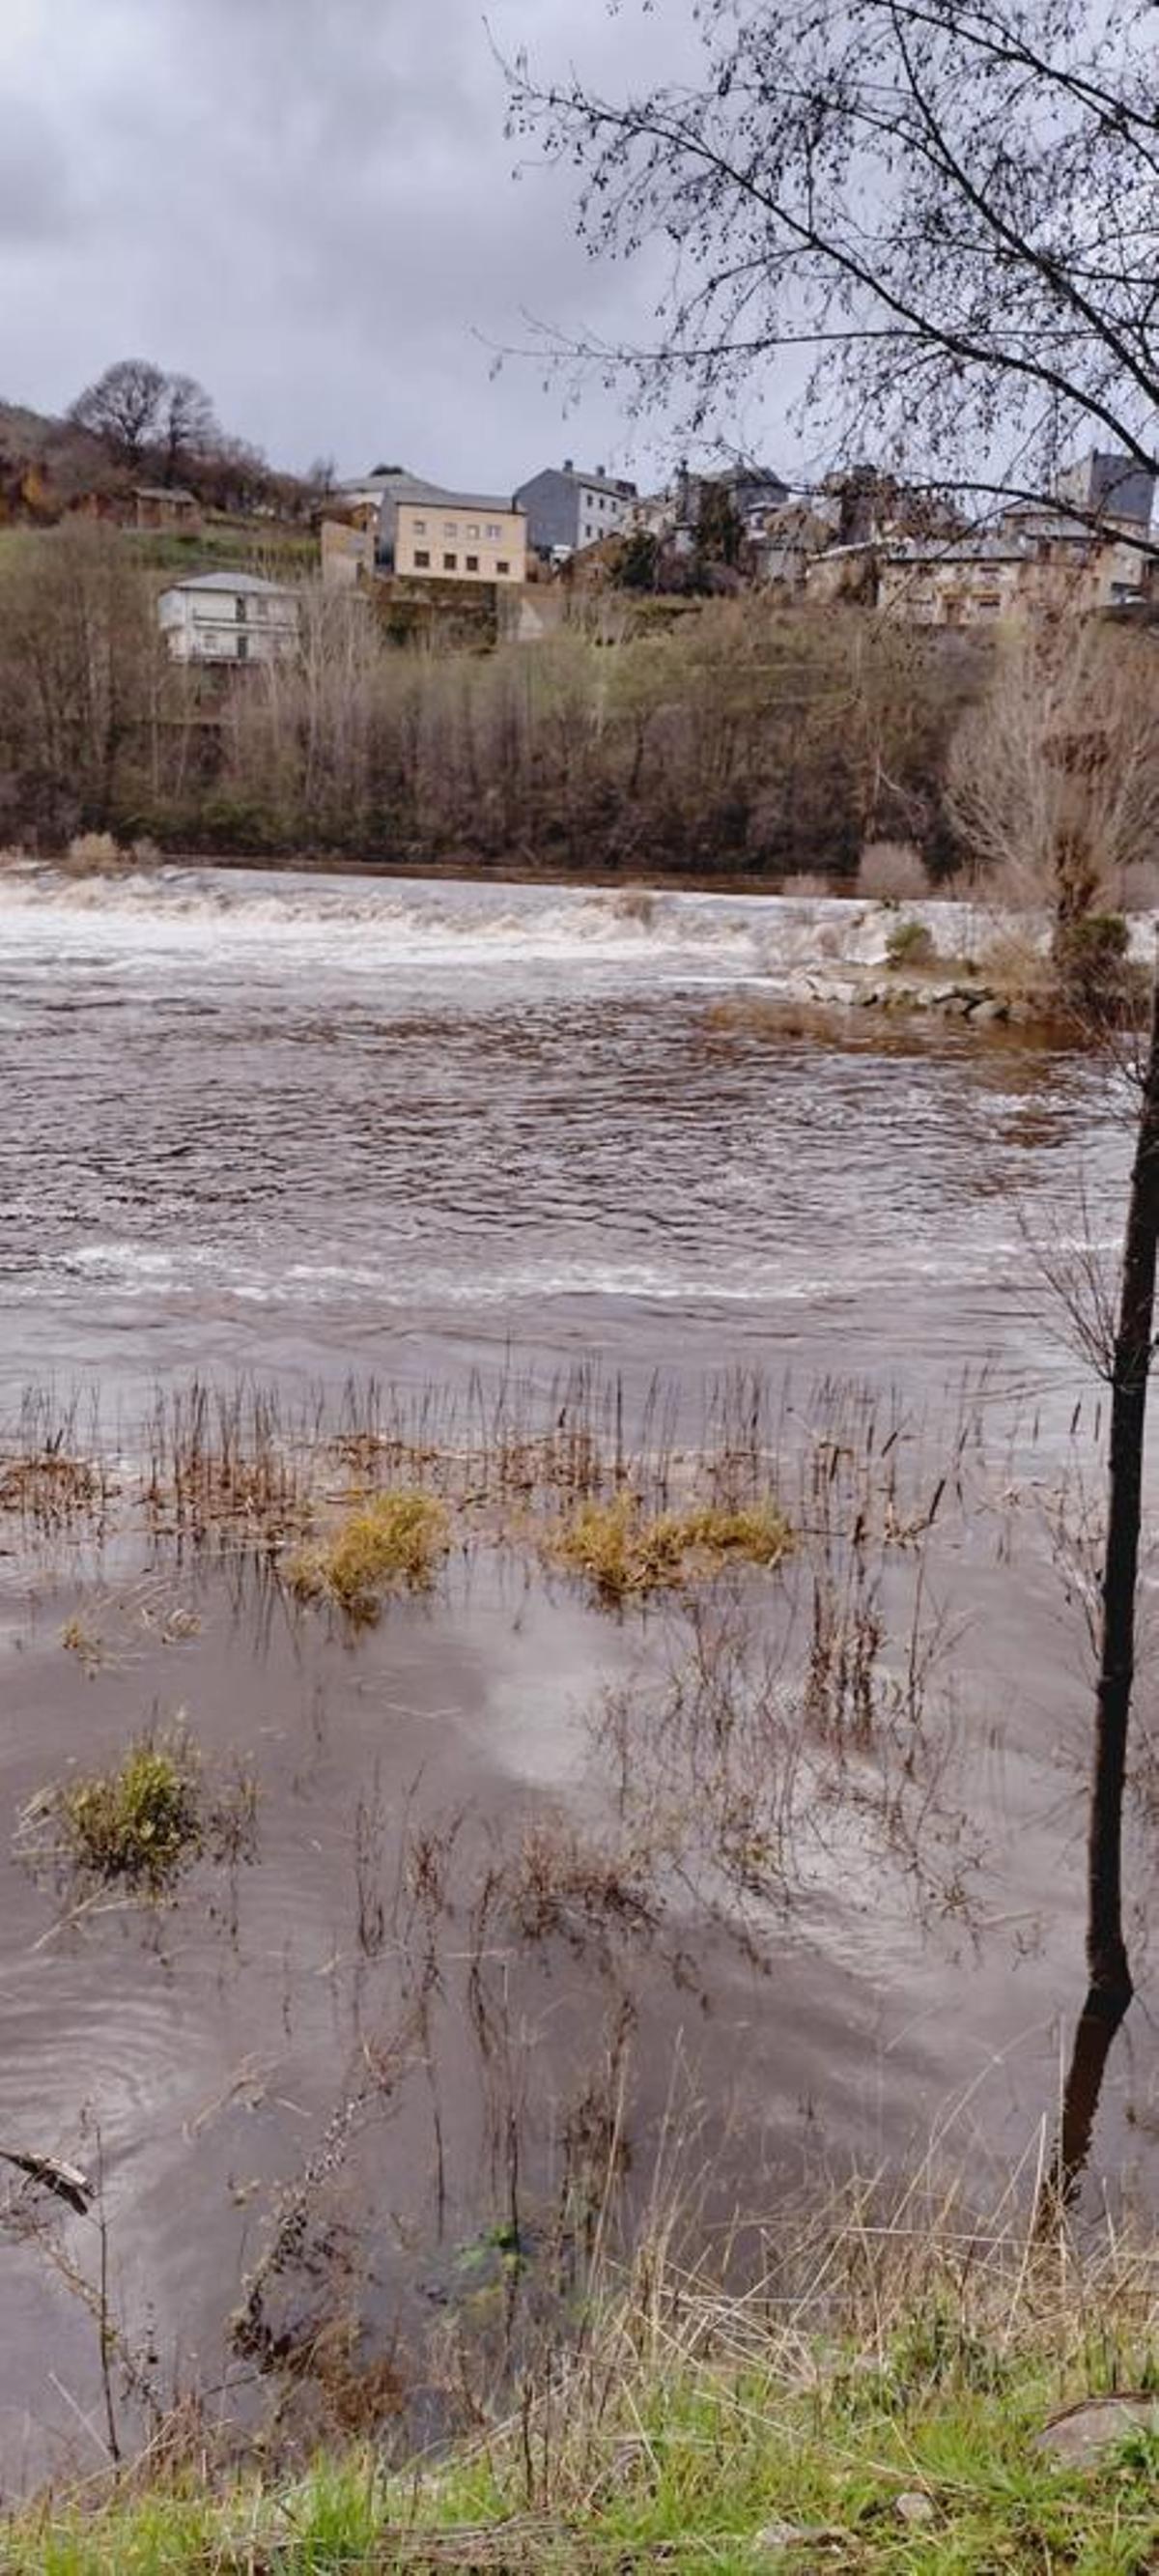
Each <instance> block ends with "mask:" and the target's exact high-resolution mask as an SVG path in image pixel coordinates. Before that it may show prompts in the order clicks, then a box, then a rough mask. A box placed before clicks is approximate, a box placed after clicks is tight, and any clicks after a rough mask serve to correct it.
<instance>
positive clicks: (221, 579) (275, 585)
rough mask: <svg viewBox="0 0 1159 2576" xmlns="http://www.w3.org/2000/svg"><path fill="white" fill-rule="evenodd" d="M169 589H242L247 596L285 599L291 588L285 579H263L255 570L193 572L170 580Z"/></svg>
mask: <svg viewBox="0 0 1159 2576" xmlns="http://www.w3.org/2000/svg"><path fill="white" fill-rule="evenodd" d="M166 587H167V588H168V589H169V590H224V591H233V592H237V591H244V592H245V594H246V596H247V598H252V597H254V596H255V595H257V594H260V595H261V596H262V597H263V598H265V599H287V598H292V597H293V595H294V594H293V590H292V587H291V585H290V583H289V582H286V581H263V580H262V579H261V577H260V575H259V574H258V573H256V572H194V573H190V574H189V576H188V579H187V580H185V581H171V582H169V583H168V584H167V585H166Z"/></svg>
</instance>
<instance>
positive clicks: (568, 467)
mask: <svg viewBox="0 0 1159 2576" xmlns="http://www.w3.org/2000/svg"><path fill="white" fill-rule="evenodd" d="M563 470H564V473H565V474H574V473H575V459H574V457H571V456H565V457H564V460H563Z"/></svg>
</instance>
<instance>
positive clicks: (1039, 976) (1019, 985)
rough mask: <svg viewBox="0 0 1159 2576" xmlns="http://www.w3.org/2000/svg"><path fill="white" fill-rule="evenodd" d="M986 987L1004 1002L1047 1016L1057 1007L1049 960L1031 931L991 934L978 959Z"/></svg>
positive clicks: (1053, 978)
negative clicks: (992, 935) (991, 936)
mask: <svg viewBox="0 0 1159 2576" xmlns="http://www.w3.org/2000/svg"><path fill="white" fill-rule="evenodd" d="M978 964H979V967H980V969H981V973H982V976H983V978H984V980H985V983H986V985H987V987H988V988H989V989H990V990H991V991H993V992H994V993H995V994H997V995H998V996H999V998H1000V999H1001V1000H1002V1001H1004V1002H1009V1003H1011V1004H1012V1005H1017V1007H1018V1008H1019V1009H1022V1010H1025V1011H1033V1012H1041V1013H1042V1014H1043V1016H1044V1017H1045V1016H1047V1015H1048V1014H1049V1013H1050V1011H1051V1009H1052V1008H1053V1007H1055V1006H1056V1004H1057V988H1056V982H1055V977H1054V974H1053V972H1052V968H1051V962H1050V958H1049V956H1048V955H1047V953H1046V951H1045V949H1044V948H1043V946H1042V945H1041V943H1040V941H1039V940H1038V939H1037V938H1036V937H1035V935H1034V932H1033V930H1031V931H1021V930H1018V929H1016V928H1014V927H1007V928H1004V929H1001V930H998V931H996V932H995V935H994V937H993V939H991V940H990V941H988V943H987V945H986V947H985V949H984V950H983V952H982V955H981V956H980V958H979V960H978Z"/></svg>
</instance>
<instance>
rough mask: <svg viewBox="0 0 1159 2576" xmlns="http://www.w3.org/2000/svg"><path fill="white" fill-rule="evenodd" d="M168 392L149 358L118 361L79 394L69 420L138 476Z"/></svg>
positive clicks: (121, 359)
mask: <svg viewBox="0 0 1159 2576" xmlns="http://www.w3.org/2000/svg"><path fill="white" fill-rule="evenodd" d="M165 391H166V385H165V377H164V375H163V374H162V371H161V369H160V367H155V366H154V365H153V364H152V361H151V360H150V359H148V358H118V359H117V360H116V363H115V364H114V365H113V366H111V367H106V368H105V371H104V374H103V375H102V376H98V377H97V380H96V383H95V384H92V385H88V386H87V387H86V389H85V391H84V393H82V394H78V395H77V398H76V401H75V402H74V403H73V405H72V407H71V410H70V412H69V418H70V420H74V421H75V422H76V423H77V425H78V427H79V428H81V429H88V430H91V431H92V432H93V435H94V437H97V438H100V439H102V440H103V441H104V443H105V445H106V446H107V447H109V448H111V450H112V452H113V454H114V455H115V456H116V458H117V461H118V463H119V464H122V465H126V466H128V467H129V468H130V470H131V471H132V472H133V473H137V472H139V470H140V467H141V463H142V460H143V458H144V455H145V451H146V448H147V447H149V446H150V445H151V444H152V442H153V440H154V439H155V438H156V435H157V432H158V429H159V427H160V423H161V420H162V416H163V406H164V401H165Z"/></svg>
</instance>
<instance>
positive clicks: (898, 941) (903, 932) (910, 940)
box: [885, 917, 937, 966]
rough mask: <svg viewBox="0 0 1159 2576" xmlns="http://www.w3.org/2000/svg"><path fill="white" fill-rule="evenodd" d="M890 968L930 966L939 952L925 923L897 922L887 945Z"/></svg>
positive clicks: (910, 918) (909, 919) (887, 958)
mask: <svg viewBox="0 0 1159 2576" xmlns="http://www.w3.org/2000/svg"><path fill="white" fill-rule="evenodd" d="M885 954H886V962H887V964H888V965H890V966H930V965H932V963H933V961H934V958H935V956H936V954H937V951H936V949H935V947H934V943H933V940H932V939H931V937H930V934H929V931H928V930H927V929H926V926H925V923H924V921H914V920H913V918H912V917H909V918H907V919H906V920H905V921H895V923H894V925H893V928H892V929H891V931H890V933H889V936H888V938H887V940H886V943H885Z"/></svg>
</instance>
